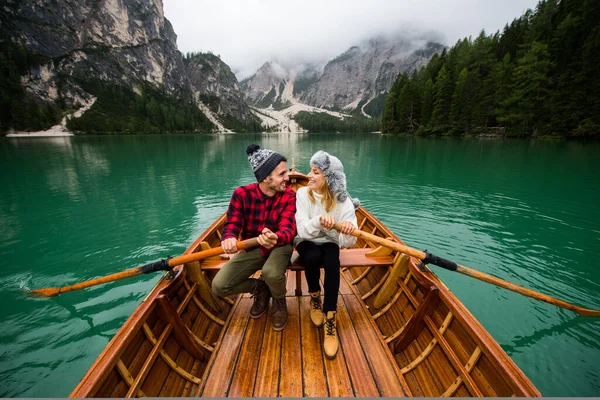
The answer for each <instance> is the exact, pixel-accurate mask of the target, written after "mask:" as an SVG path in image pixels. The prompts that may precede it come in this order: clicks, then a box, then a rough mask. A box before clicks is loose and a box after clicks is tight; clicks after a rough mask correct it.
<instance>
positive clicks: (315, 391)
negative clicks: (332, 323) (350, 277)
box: [198, 271, 407, 397]
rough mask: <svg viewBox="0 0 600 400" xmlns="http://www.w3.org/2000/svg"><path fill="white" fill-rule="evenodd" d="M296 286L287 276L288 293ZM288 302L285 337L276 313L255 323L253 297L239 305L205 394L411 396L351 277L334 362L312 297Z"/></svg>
mask: <svg viewBox="0 0 600 400" xmlns="http://www.w3.org/2000/svg"><path fill="white" fill-rule="evenodd" d="M294 287H295V274H294V273H293V272H292V271H288V288H292V289H293V288H294ZM288 290H289V289H288ZM289 291H290V292H293V290H289ZM303 292H304V293H306V290H304V291H303ZM286 300H287V307H288V312H289V319H288V325H287V326H286V328H285V329H284V330H283V331H281V332H275V331H273V329H272V327H271V316H270V313H267V314H265V315H263V316H262V317H260V318H258V319H256V320H254V319H251V318H250V317H249V313H250V307H251V306H252V299H251V298H250V297H248V296H244V297H243V298H241V299H240V300H239V301H238V302H237V303H236V305H235V306H234V309H233V310H232V316H231V320H230V321H229V324H228V327H227V328H226V331H225V336H224V339H223V341H222V342H221V344H220V346H219V347H218V348H216V349H215V354H214V355H213V360H212V364H211V365H209V366H208V368H207V371H208V374H207V375H208V378H207V379H206V380H205V381H203V382H202V384H201V385H200V388H199V391H198V395H200V396H202V397H227V396H232V397H240V396H241V397H267V396H283V397H303V396H309V397H354V396H357V397H365V396H368V397H379V396H384V397H392V396H394V397H400V396H402V394H406V391H407V386H406V382H405V381H404V379H403V378H402V374H401V373H400V369H399V368H398V366H397V364H396V363H395V362H393V359H394V357H393V355H392V353H391V351H390V350H389V348H388V346H387V345H386V344H385V342H384V340H383V338H382V337H381V336H380V335H379V334H378V333H377V330H376V329H374V326H373V324H374V320H373V318H372V317H371V315H370V314H369V313H368V312H367V310H366V309H365V307H364V305H363V304H362V302H360V301H359V300H358V299H357V297H356V294H355V293H354V292H353V291H352V290H351V289H350V287H349V285H348V282H346V280H345V279H344V278H343V279H341V287H340V294H339V297H338V317H337V318H338V332H339V336H340V350H339V352H338V355H337V357H336V358H334V359H333V360H329V359H327V358H326V357H325V356H324V354H323V351H322V347H321V346H322V341H323V328H317V327H315V326H314V325H313V323H312V322H311V321H310V317H309V313H308V309H309V302H310V297H309V296H308V295H304V296H294V295H293V293H288V297H287V298H286Z"/></svg>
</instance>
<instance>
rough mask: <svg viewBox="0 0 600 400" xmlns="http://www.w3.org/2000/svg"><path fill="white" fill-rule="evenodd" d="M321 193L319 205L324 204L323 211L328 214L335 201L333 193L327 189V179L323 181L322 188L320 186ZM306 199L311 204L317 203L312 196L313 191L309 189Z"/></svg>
mask: <svg viewBox="0 0 600 400" xmlns="http://www.w3.org/2000/svg"><path fill="white" fill-rule="evenodd" d="M321 191H322V192H323V198H322V199H321V203H322V204H325V211H326V212H329V211H331V209H332V208H333V207H334V206H335V203H336V199H335V195H334V194H333V192H332V191H331V189H330V188H329V185H328V184H327V179H324V180H323V186H321ZM308 198H309V199H310V201H311V203H316V201H317V200H316V199H315V196H314V195H313V191H312V190H311V189H310V188H308Z"/></svg>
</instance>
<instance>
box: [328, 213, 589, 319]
mask: <svg viewBox="0 0 600 400" xmlns="http://www.w3.org/2000/svg"><path fill="white" fill-rule="evenodd" d="M333 229H336V230H338V231H341V229H342V224H340V223H339V222H336V223H335V224H334V225H333ZM351 235H352V236H356V237H359V238H363V239H365V240H368V241H371V242H375V243H378V244H380V245H382V246H385V247H388V248H390V249H393V250H396V251H399V252H400V253H404V254H408V255H409V256H413V257H415V258H418V259H419V260H421V261H422V262H423V263H424V264H433V265H437V266H439V267H442V268H446V269H448V270H450V271H455V272H458V273H460V274H463V275H467V276H470V277H472V278H475V279H479V280H480V281H483V282H487V283H491V284H492V285H496V286H500V287H502V288H504V289H508V290H511V291H513V292H515V293H519V294H522V295H524V296H527V297H531V298H533V299H536V300H541V301H544V302H546V303H548V304H552V305H555V306H557V307H561V308H565V309H567V310H571V311H574V312H576V313H577V314H579V315H583V316H586V317H600V311H598V310H590V309H588V308H583V307H579V306H576V305H574V304H570V303H567V302H565V301H562V300H559V299H556V298H554V297H550V296H547V295H545V294H542V293H538V292H535V291H533V290H531V289H527V288H524V287H523V286H519V285H515V284H514V283H511V282H507V281H505V280H502V279H500V278H496V277H494V276H491V275H488V274H486V273H484V272H480V271H477V270H474V269H471V268H467V267H465V266H464V265H460V264H456V263H455V262H453V261H450V260H446V259H445V258H442V257H437V256H434V255H433V254H431V253H428V252H427V251H419V250H415V249H413V248H411V247H408V246H404V245H402V244H400V243H396V242H393V241H391V240H387V239H384V238H381V237H379V236H375V235H372V234H370V233H367V232H363V231H361V230H358V229H355V230H354V231H353V232H352V233H351Z"/></svg>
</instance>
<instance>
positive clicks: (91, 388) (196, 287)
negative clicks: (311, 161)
mask: <svg viewBox="0 0 600 400" xmlns="http://www.w3.org/2000/svg"><path fill="white" fill-rule="evenodd" d="M290 183H291V186H292V187H293V188H294V189H297V188H298V187H300V186H303V185H306V183H307V177H306V176H305V175H303V174H301V173H299V172H297V171H295V170H293V171H292V173H291V174H290ZM357 218H358V224H359V229H361V230H363V231H367V232H370V233H372V234H374V235H377V236H380V237H384V238H388V239H390V240H393V241H395V242H397V243H402V241H401V240H400V239H399V238H398V237H397V236H396V235H394V234H393V233H392V232H391V231H390V230H389V229H388V228H387V227H386V226H384V225H383V224H382V223H381V222H380V221H378V220H377V218H375V217H374V216H373V215H372V214H370V213H369V212H368V211H367V210H365V209H364V208H363V207H360V208H359V209H358V210H357ZM224 222H225V215H222V216H221V217H220V218H218V219H217V220H216V221H215V222H214V223H213V224H212V225H211V226H210V227H209V228H208V229H207V230H206V232H204V233H203V234H202V235H201V236H200V237H199V238H198V239H197V240H196V241H195V242H194V243H193V244H192V245H191V246H190V247H189V249H188V250H187V251H186V254H189V253H194V252H198V251H201V250H205V249H208V248H212V247H218V246H220V242H221V237H220V232H221V230H222V228H223V224H224ZM341 253H342V254H341V257H340V258H341V263H342V279H341V285H340V292H339V297H338V333H339V337H340V351H339V352H338V355H337V357H336V358H335V359H333V360H329V359H327V358H326V357H324V356H323V352H322V349H321V342H322V340H323V330H322V328H316V327H314V326H313V325H312V323H311V321H310V317H309V314H308V309H309V301H310V300H309V297H308V293H307V287H306V283H305V281H304V280H303V279H301V277H302V275H303V273H302V272H301V271H300V269H301V268H300V267H299V266H297V265H296V259H297V254H296V253H294V256H293V257H292V261H291V265H290V267H289V268H288V272H287V288H288V293H287V297H286V301H287V306H288V311H289V321H288V325H287V326H286V328H285V329H284V330H283V331H281V332H275V331H273V329H272V328H271V321H270V316H269V313H267V314H265V315H263V316H262V317H261V318H259V319H256V320H254V319H251V318H250V317H249V311H250V307H251V305H252V298H251V297H250V296H249V295H238V296H232V297H231V298H217V297H215V296H214V295H213V294H212V292H211V290H210V281H211V279H212V278H213V277H214V275H215V274H216V272H217V271H218V269H219V268H220V266H221V265H223V263H224V262H225V261H226V258H225V257H224V256H216V257H212V258H209V259H205V260H202V261H194V262H191V263H189V264H186V265H184V266H180V267H176V268H175V269H174V273H170V274H166V275H165V276H164V277H163V278H162V279H161V280H160V281H159V282H158V283H157V285H156V286H155V287H154V289H153V290H152V291H151V292H150V293H149V295H148V296H147V297H146V299H144V301H143V302H142V303H141V304H140V305H139V307H138V308H137V309H136V310H135V311H134V312H133V314H132V315H131V316H130V317H129V319H128V320H127V321H126V322H125V324H124V325H123V327H122V328H121V329H120V330H119V331H118V332H117V334H116V335H115V337H114V338H113V339H112V340H111V341H110V343H109V344H108V345H107V347H106V349H105V350H104V351H103V352H102V354H100V356H99V357H98V359H97V360H96V361H95V362H94V364H93V365H92V366H91V368H90V369H89V371H88V372H87V373H86V374H85V376H84V377H83V379H82V380H81V382H80V383H79V384H78V385H77V387H76V388H75V389H74V390H73V392H72V393H71V395H70V397H142V396H151V397H159V396H160V397H162V396H168V397H192V396H197V397H198V396H202V397H216V396H217V397H222V396H243V397H252V396H254V397H271V396H284V397H301V396H311V397H312V396H319V397H325V396H332V397H335V396H344V397H346V396H348V397H352V396H361V397H363V396H369V397H371V396H373V397H375V396H382V397H402V396H419V397H422V396H425V397H434V396H435V397H437V396H459V397H467V396H496V397H504V396H506V397H509V396H517V397H521V396H541V394H540V392H539V391H538V390H537V389H536V388H535V386H534V385H533V384H532V383H531V382H530V381H529V379H528V378H527V377H526V376H525V375H524V374H523V372H522V371H521V370H520V369H519V368H518V367H517V365H516V364H515V363H514V362H513V361H512V360H511V359H510V357H509V356H508V355H507V354H506V353H505V352H504V351H503V350H502V348H501V347H500V346H499V345H498V343H497V342H496V341H495V340H494V339H493V338H492V337H491V335H490V334H489V333H488V332H487V331H486V330H485V329H484V328H483V326H482V325H481V324H480V323H479V322H478V321H477V320H476V319H475V317H473V315H472V314H471V313H470V312H469V311H468V310H467V309H466V308H465V307H464V306H463V305H462V303H461V302H460V301H459V300H458V299H457V298H456V297H455V296H454V295H453V294H452V292H450V290H449V289H448V288H447V287H446V286H445V285H444V284H443V283H442V282H441V281H440V280H439V279H438V277H437V276H436V275H435V274H434V273H433V272H432V271H431V270H430V269H429V268H428V267H427V266H425V265H422V264H421V262H420V261H419V260H418V259H416V258H412V257H409V256H406V255H403V254H400V253H397V252H396V251H392V250H390V249H387V248H381V247H377V246H376V245H375V244H373V243H370V242H368V241H365V240H364V239H362V238H359V239H358V241H357V243H356V245H355V247H354V248H352V249H344V250H342V252H341Z"/></svg>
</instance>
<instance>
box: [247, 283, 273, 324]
mask: <svg viewBox="0 0 600 400" xmlns="http://www.w3.org/2000/svg"><path fill="white" fill-rule="evenodd" d="M252 297H254V303H253V304H252V308H251V309H250V318H255V319H256V318H259V317H261V316H262V315H263V314H264V313H266V312H267V309H268V308H269V299H270V298H271V291H270V290H269V286H268V285H267V283H266V282H265V281H264V279H262V278H260V279H257V280H256V285H255V286H254V290H253V291H252Z"/></svg>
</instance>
